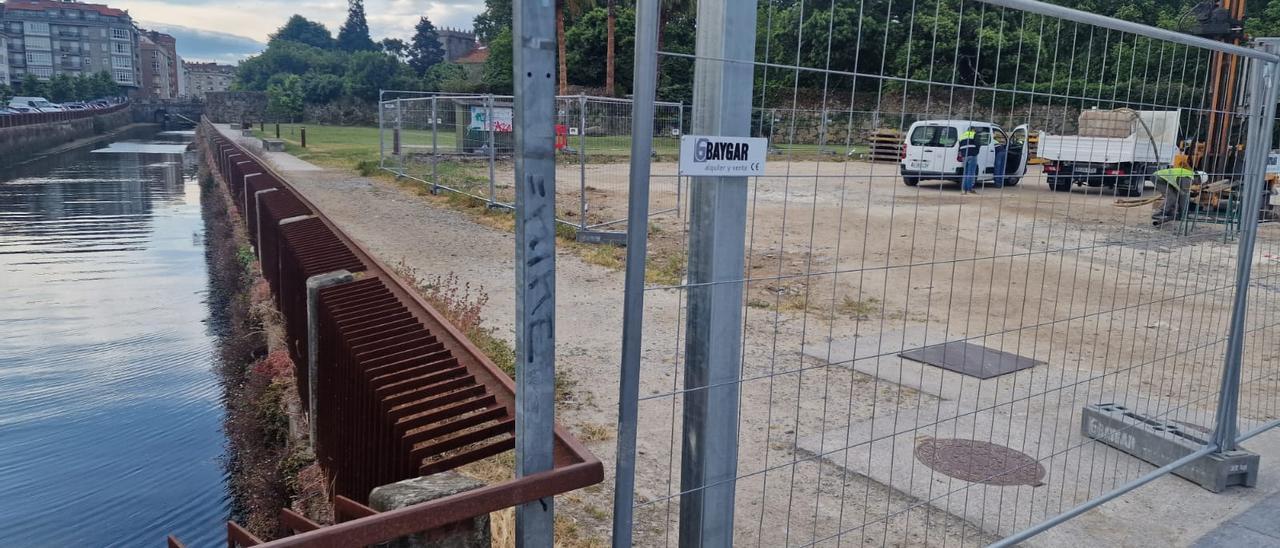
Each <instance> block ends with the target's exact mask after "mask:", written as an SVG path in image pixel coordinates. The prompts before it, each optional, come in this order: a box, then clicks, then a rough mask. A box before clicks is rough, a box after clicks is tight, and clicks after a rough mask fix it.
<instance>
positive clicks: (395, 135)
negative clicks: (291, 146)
mask: <svg viewBox="0 0 1280 548" xmlns="http://www.w3.org/2000/svg"><path fill="white" fill-rule="evenodd" d="M304 146H305V145H304ZM391 154H392V155H395V156H399V155H400V128H395V129H393V130H391Z"/></svg>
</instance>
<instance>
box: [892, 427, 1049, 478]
mask: <svg viewBox="0 0 1280 548" xmlns="http://www.w3.org/2000/svg"><path fill="white" fill-rule="evenodd" d="M916 460H918V461H920V462H921V463H923V464H924V465H925V466H928V467H929V468H932V469H933V470H936V471H938V472H941V473H943V474H946V475H948V476H951V477H953V478H955V479H958V480H964V481H967V482H971V483H982V484H986V485H1030V486H1032V487H1037V486H1039V485H1042V482H1041V480H1043V479H1044V474H1045V471H1044V466H1041V465H1040V463H1039V462H1036V459H1033V458H1031V457H1030V456H1029V455H1026V454H1023V453H1019V452H1018V451H1014V450H1013V449H1009V448H1008V447H1005V446H1003V445H996V444H994V443H987V442H985V441H976V440H961V439H935V438H929V439H925V440H922V441H920V442H919V443H917V444H916Z"/></svg>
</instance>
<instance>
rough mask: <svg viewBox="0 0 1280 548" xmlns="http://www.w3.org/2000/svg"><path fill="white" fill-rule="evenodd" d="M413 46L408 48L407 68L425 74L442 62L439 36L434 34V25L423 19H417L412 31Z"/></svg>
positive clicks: (442, 52)
mask: <svg viewBox="0 0 1280 548" xmlns="http://www.w3.org/2000/svg"><path fill="white" fill-rule="evenodd" d="M413 31H414V32H413V45H412V46H411V47H410V48H409V66H411V67H413V70H416V71H418V74H426V73H427V69H430V68H431V67H433V66H435V64H436V63H439V62H441V61H444V47H443V46H441V45H440V36H439V35H437V34H436V27H435V25H432V24H431V20H430V19H427V18H426V17H423V18H421V19H418V24H417V26H415V27H414V29H413Z"/></svg>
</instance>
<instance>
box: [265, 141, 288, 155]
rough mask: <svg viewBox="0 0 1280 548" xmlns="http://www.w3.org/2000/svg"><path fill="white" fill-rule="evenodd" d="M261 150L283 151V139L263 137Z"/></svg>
mask: <svg viewBox="0 0 1280 548" xmlns="http://www.w3.org/2000/svg"><path fill="white" fill-rule="evenodd" d="M262 150H265V151H267V152H284V140H282V139H263V140H262Z"/></svg>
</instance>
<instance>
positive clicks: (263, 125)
mask: <svg viewBox="0 0 1280 548" xmlns="http://www.w3.org/2000/svg"><path fill="white" fill-rule="evenodd" d="M258 131H261V132H263V133H266V132H267V121H266V120H258Z"/></svg>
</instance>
